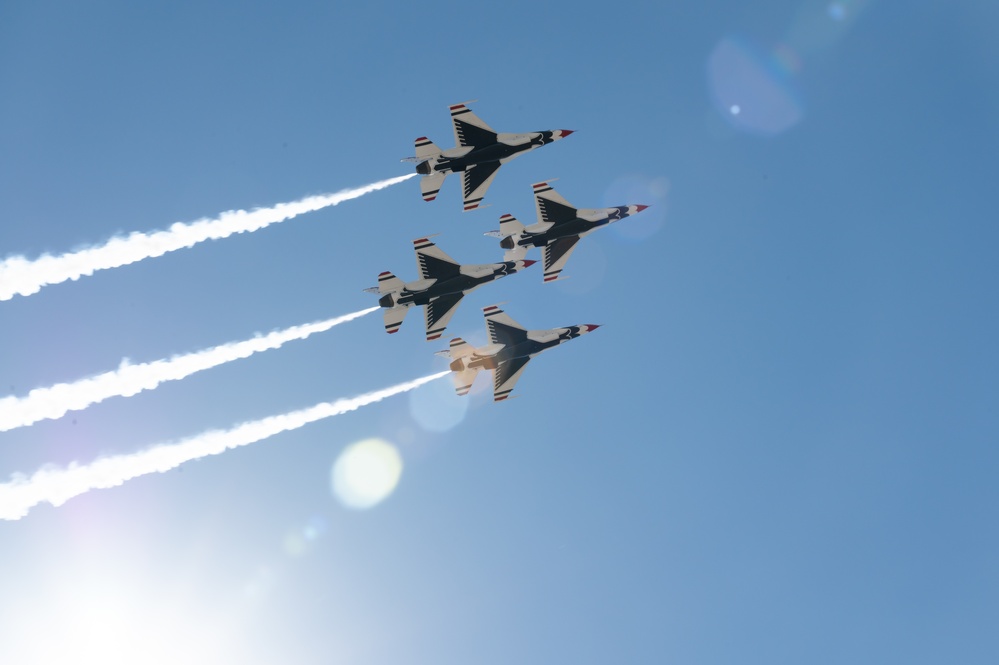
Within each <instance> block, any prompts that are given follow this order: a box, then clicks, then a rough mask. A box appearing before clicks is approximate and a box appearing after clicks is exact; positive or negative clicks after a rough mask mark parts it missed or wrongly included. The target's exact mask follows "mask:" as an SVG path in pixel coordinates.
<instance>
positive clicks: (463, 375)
mask: <svg viewBox="0 0 999 665" xmlns="http://www.w3.org/2000/svg"><path fill="white" fill-rule="evenodd" d="M473 353H475V347H474V346H472V345H471V344H469V343H468V342H466V341H465V340H463V339H462V338H460V337H455V338H454V339H452V340H451V348H450V350H449V355H450V356H451V358H452V360H451V371H452V372H454V374H452V375H451V379H452V380H453V381H454V391H455V392H456V393H458V395H459V396H461V395H467V394H468V391H469V390H471V389H472V383H474V382H475V376H476V375H477V374H478V373H479V370H478V368H475V369H472V368H469V367H466V366H465V361H464V359H465V358H467V357H468V356H471V355H472V354H473Z"/></svg>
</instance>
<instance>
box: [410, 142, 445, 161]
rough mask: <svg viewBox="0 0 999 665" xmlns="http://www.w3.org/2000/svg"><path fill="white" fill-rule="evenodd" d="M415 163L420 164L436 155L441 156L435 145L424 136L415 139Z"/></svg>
mask: <svg viewBox="0 0 999 665" xmlns="http://www.w3.org/2000/svg"><path fill="white" fill-rule="evenodd" d="M415 145H416V161H418V162H422V161H425V160H428V159H431V158H433V157H436V156H437V155H439V154H441V149H440V148H438V147H437V145H436V144H435V143H434V142H433V141H431V140H430V139H428V138H427V137H426V136H421V137H420V138H418V139H416V141H415Z"/></svg>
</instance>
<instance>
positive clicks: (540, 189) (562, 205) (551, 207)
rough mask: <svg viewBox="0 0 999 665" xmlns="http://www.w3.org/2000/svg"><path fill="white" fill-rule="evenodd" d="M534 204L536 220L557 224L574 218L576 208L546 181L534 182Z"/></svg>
mask: <svg viewBox="0 0 999 665" xmlns="http://www.w3.org/2000/svg"><path fill="white" fill-rule="evenodd" d="M534 204H535V206H537V209H538V222H547V223H549V224H559V223H561V222H568V221H570V220H573V219H576V208H574V207H573V205H572V204H571V203H569V202H568V201H566V200H565V199H564V198H562V195H561V194H559V193H558V192H556V191H555V190H554V189H552V186H551V185H549V184H548V183H547V182H539V183H535V184H534Z"/></svg>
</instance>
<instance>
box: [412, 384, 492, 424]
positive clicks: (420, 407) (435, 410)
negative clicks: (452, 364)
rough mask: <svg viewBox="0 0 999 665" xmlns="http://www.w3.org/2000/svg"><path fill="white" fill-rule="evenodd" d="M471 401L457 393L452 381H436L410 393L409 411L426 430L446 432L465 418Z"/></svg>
mask: <svg viewBox="0 0 999 665" xmlns="http://www.w3.org/2000/svg"><path fill="white" fill-rule="evenodd" d="M479 381H481V382H482V383H483V384H486V383H489V382H488V381H487V380H486V377H483V378H481V379H479ZM470 401H471V400H469V399H468V398H467V397H458V395H457V394H455V392H454V384H453V383H452V382H451V381H434V382H433V383H428V384H426V385H425V386H421V387H420V388H417V389H416V390H414V391H413V392H411V393H410V394H409V413H410V415H411V416H412V417H413V420H415V421H416V423H417V424H418V425H419V426H420V427H422V428H423V429H424V430H425V431H428V432H446V431H448V430H450V429H452V428H453V427H455V426H457V425H458V424H460V423H461V421H463V420H464V419H465V413H466V412H467V411H468V404H469V402H470Z"/></svg>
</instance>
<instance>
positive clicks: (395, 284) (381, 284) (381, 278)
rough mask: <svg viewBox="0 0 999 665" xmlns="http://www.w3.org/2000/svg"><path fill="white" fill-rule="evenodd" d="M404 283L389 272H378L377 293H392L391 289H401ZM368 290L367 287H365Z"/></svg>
mask: <svg viewBox="0 0 999 665" xmlns="http://www.w3.org/2000/svg"><path fill="white" fill-rule="evenodd" d="M404 286H406V283H405V282H404V281H402V280H401V279H399V278H398V277H396V276H395V275H393V274H392V273H390V272H389V271H387V270H386V271H385V272H383V273H379V275H378V293H392V292H393V291H401V290H402V289H403V287H404ZM365 291H368V289H365Z"/></svg>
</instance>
